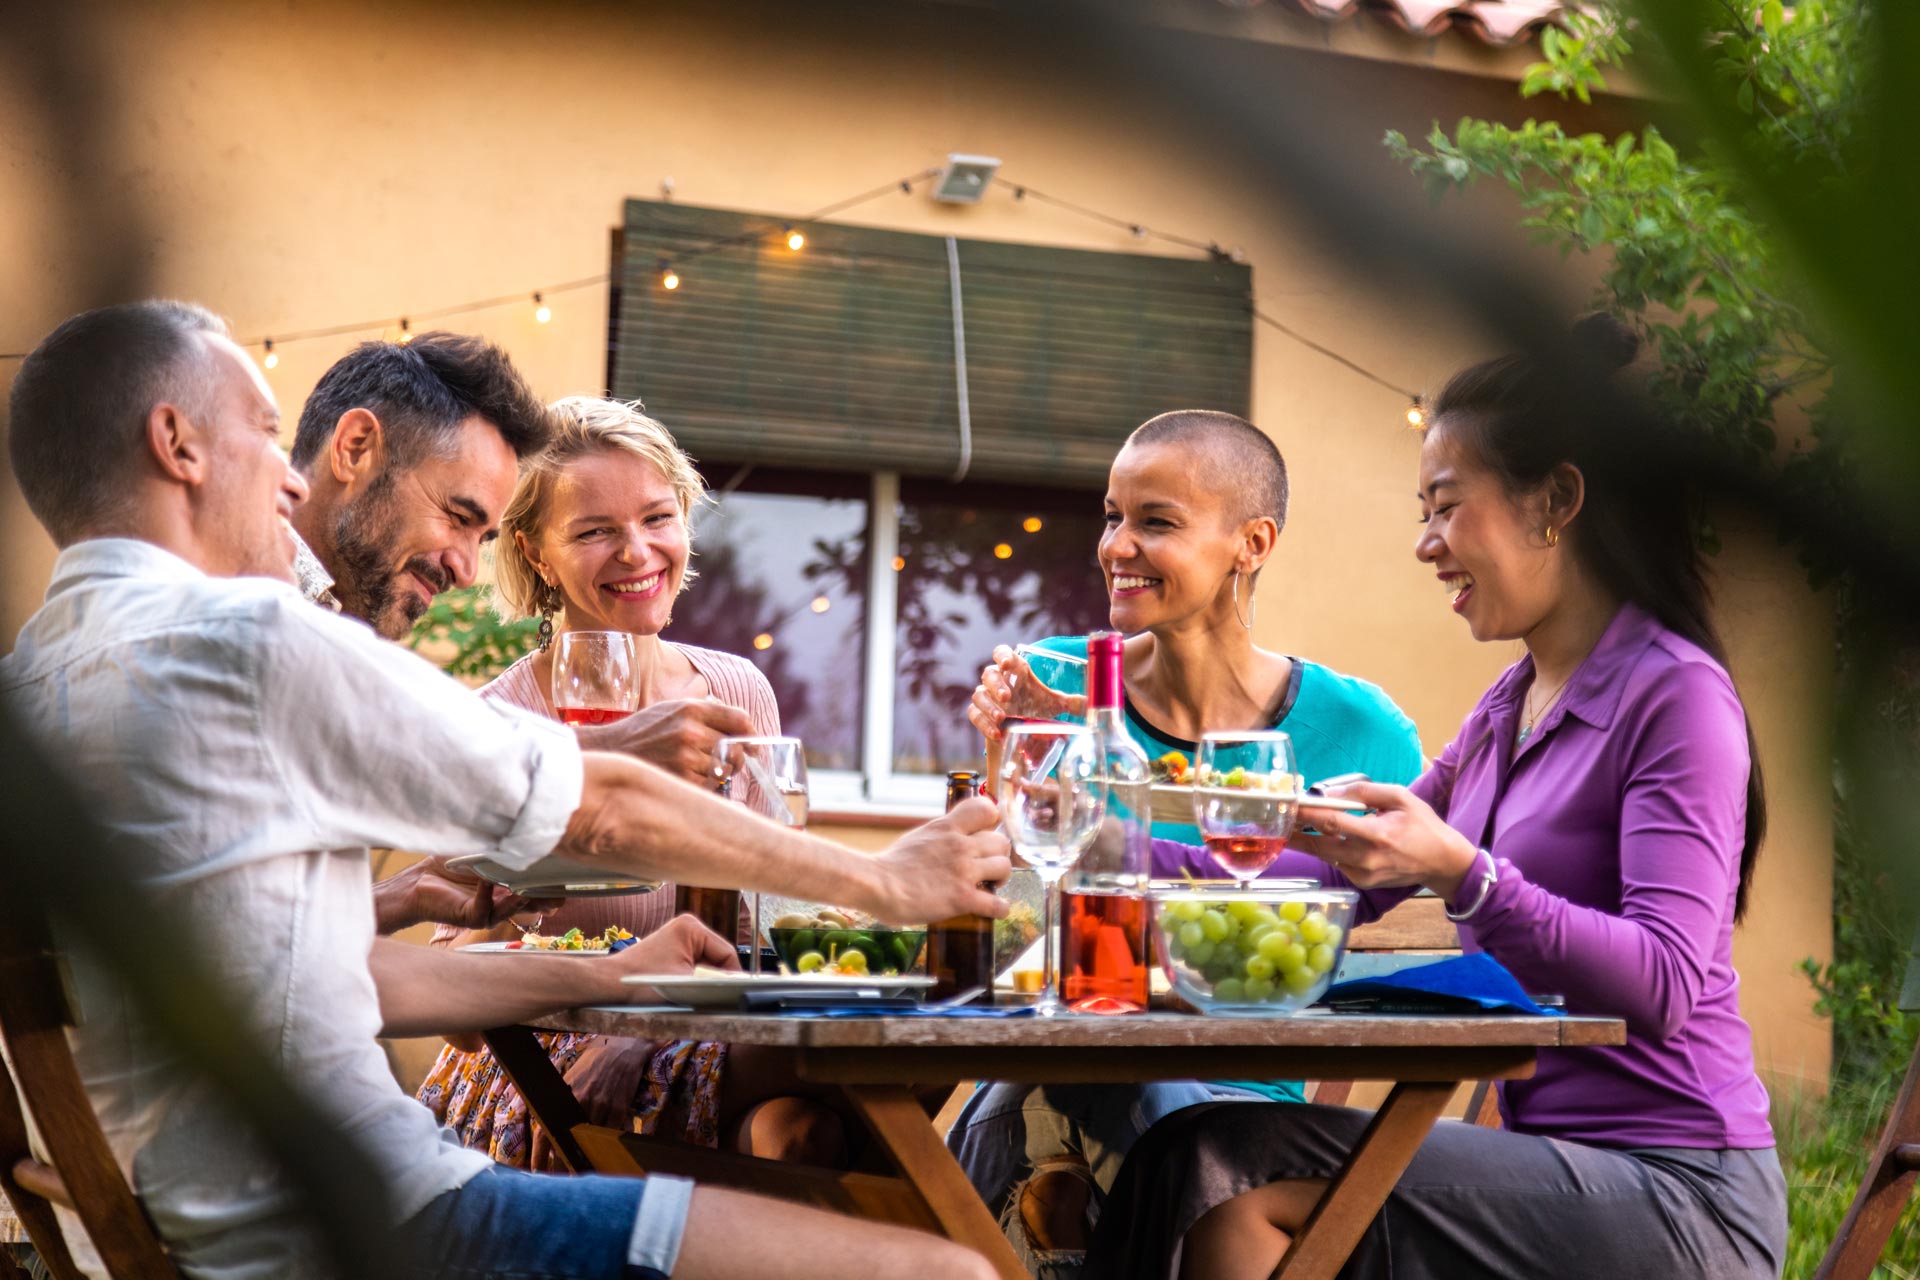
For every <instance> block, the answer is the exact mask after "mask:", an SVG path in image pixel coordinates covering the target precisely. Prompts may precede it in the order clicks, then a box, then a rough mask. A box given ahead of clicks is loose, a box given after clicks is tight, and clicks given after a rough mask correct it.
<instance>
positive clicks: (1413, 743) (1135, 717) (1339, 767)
mask: <svg viewBox="0 0 1920 1280" xmlns="http://www.w3.org/2000/svg"><path fill="white" fill-rule="evenodd" d="M1034 647H1035V648H1038V649H1050V650H1053V651H1054V652H1056V653H1064V654H1067V655H1070V656H1072V657H1075V658H1079V659H1082V660H1083V661H1084V660H1085V658H1086V656H1087V638H1086V637H1085V636H1054V637H1051V638H1050V639H1046V640H1042V641H1039V642H1038V643H1037V644H1036V645H1035V646H1034ZM1292 662H1293V674H1292V675H1291V676H1290V677H1289V680H1288V688H1287V693H1286V696H1285V697H1284V698H1283V699H1281V704H1280V715H1279V716H1278V718H1276V719H1275V720H1274V722H1273V724H1272V726H1271V727H1272V728H1275V729H1279V730H1282V731H1284V732H1285V733H1286V734H1287V736H1288V737H1289V738H1291V739H1292V740H1293V754H1294V764H1295V765H1296V767H1298V769H1299V770H1300V772H1301V774H1302V775H1304V776H1305V777H1306V779H1307V781H1308V782H1316V781H1318V780H1320V779H1321V778H1331V777H1334V776H1335V775H1337V774H1342V773H1364V774H1366V775H1367V776H1368V777H1369V778H1372V779H1373V780H1374V781H1375V782H1391V783H1396V784H1398V785H1401V786H1405V785H1407V784H1408V783H1411V782H1412V781H1413V780H1414V779H1415V778H1417V777H1419V776H1420V774H1421V773H1422V771H1423V770H1424V769H1425V767H1426V762H1425V759H1424V757H1423V756H1422V755H1421V752H1420V735H1419V733H1418V732H1417V731H1416V730H1415V729H1414V726H1413V721H1411V720H1409V719H1408V718H1407V716H1406V713H1405V712H1403V711H1401V710H1400V708H1399V707H1397V706H1395V705H1394V703H1393V699H1392V698H1389V697H1388V696H1387V695H1386V693H1385V692H1384V691H1383V690H1382V689H1381V688H1380V686H1379V685H1376V684H1371V683H1369V682H1368V681H1365V680H1359V679H1356V678H1354V677H1353V676H1345V675H1341V674H1340V673H1339V672H1338V671H1335V670H1334V669H1333V668H1331V667H1323V666H1321V665H1320V664H1319V663H1317V662H1308V661H1307V660H1306V659H1305V658H1294V659H1292ZM1035 674H1036V675H1038V676H1040V677H1041V679H1042V680H1045V681H1046V683H1047V684H1049V685H1051V686H1052V687H1053V688H1056V689H1058V690H1059V691H1060V692H1062V693H1071V694H1084V693H1085V692H1086V668H1085V667H1084V666H1077V667H1065V668H1062V669H1061V670H1060V671H1058V672H1039V671H1036V672H1035ZM1049 677H1052V678H1049ZM1236 727H1242V726H1236ZM1127 732H1129V733H1131V734H1132V735H1133V737H1134V740H1135V741H1136V742H1138V743H1139V744H1140V748H1141V750H1143V751H1145V752H1146V753H1147V759H1149V760H1155V759H1158V758H1159V757H1161V756H1163V755H1165V754H1167V752H1169V751H1178V752H1180V753H1181V754H1183V755H1185V756H1186V757H1187V759H1188V760H1192V759H1193V758H1194V756H1195V754H1196V753H1197V752H1198V751H1199V749H1200V744H1199V743H1197V742H1188V741H1186V740H1185V739H1183V738H1176V737H1174V736H1172V735H1171V734H1169V733H1167V732H1166V731H1165V730H1163V729H1159V728H1157V727H1155V726H1154V725H1152V724H1149V723H1148V722H1147V721H1145V720H1143V719H1141V718H1140V713H1139V711H1138V710H1136V709H1135V707H1134V705H1133V700H1132V698H1131V697H1129V698H1128V699H1127ZM1153 834H1154V835H1155V836H1158V837H1160V838H1162V839H1166V840H1178V841H1180V842H1182V843H1184V844H1199V843H1201V840H1200V830H1199V828H1198V827H1195V826H1194V825H1193V824H1192V823H1187V822H1155V823H1154V824H1153ZM1223 1083H1228V1084H1231V1085H1233V1086H1234V1087H1235V1088H1239V1089H1251V1090H1253V1091H1254V1092H1256V1093H1261V1094H1264V1095H1266V1096H1267V1097H1269V1098H1272V1099H1274V1100H1276V1101H1279V1102H1303V1101H1305V1100H1306V1094H1305V1091H1304V1090H1303V1089H1302V1088H1301V1087H1300V1085H1298V1084H1296V1083H1294V1082H1292V1081H1282V1082H1276V1083H1259V1082H1254V1081H1245V1080H1233V1081H1224V1082H1223Z"/></svg>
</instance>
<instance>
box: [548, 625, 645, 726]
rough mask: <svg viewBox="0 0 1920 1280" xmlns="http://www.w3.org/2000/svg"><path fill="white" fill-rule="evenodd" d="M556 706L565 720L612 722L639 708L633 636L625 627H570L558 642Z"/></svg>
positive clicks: (569, 721)
mask: <svg viewBox="0 0 1920 1280" xmlns="http://www.w3.org/2000/svg"><path fill="white" fill-rule="evenodd" d="M554 643H555V648H554V655H553V709H554V711H555V712H557V713H558V714H559V716H560V719H561V720H563V721H565V722H566V723H567V724H612V723H613V722H614V721H615V720H621V719H624V718H626V717H627V716H630V715H632V714H633V713H634V712H636V711H638V710H639V709H640V685H639V683H638V682H637V681H636V680H635V679H634V672H633V658H634V651H633V637H632V636H630V635H628V634H627V633H626V632H624V631H567V632H563V633H562V634H561V635H560V637H559V639H558V640H556V641H555V642H554Z"/></svg>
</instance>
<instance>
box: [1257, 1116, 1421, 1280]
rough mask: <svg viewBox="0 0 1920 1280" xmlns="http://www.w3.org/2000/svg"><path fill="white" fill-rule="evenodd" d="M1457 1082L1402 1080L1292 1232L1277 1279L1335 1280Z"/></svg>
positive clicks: (1276, 1275) (1276, 1273) (1275, 1274)
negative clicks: (1299, 1224)
mask: <svg viewBox="0 0 1920 1280" xmlns="http://www.w3.org/2000/svg"><path fill="white" fill-rule="evenodd" d="M1457 1087H1458V1082H1457V1081H1447V1082H1443V1083H1432V1082H1426V1081H1421V1082H1417V1083H1416V1082H1413V1081H1404V1080H1403V1081H1401V1082H1400V1083H1399V1084H1396V1085H1394V1086H1393V1091H1392V1092H1391V1093H1389V1094H1388V1095H1387V1100H1386V1101H1385V1102H1383V1103H1381V1104H1380V1109H1379V1110H1378V1111H1376V1112H1374V1113H1373V1122H1372V1123H1371V1124H1369V1125H1368V1126H1367V1131H1366V1132H1365V1133H1363V1134H1361V1135H1360V1141H1359V1143H1358V1144H1357V1145H1356V1146H1355V1147H1354V1149H1353V1152H1352V1154H1351V1155H1349V1156H1348V1157H1347V1163H1346V1165H1345V1166H1344V1167H1343V1168H1342V1169H1341V1170H1340V1172H1339V1174H1337V1175H1336V1176H1335V1177H1334V1179H1333V1182H1332V1183H1331V1184H1329V1185H1328V1187H1327V1190H1326V1194H1325V1195H1323V1196H1321V1197H1320V1203H1319V1204H1317V1205H1315V1206H1314V1207H1313V1212H1312V1213H1311V1214H1309V1215H1308V1217H1307V1221H1306V1223H1305V1224H1304V1225H1303V1226H1302V1227H1301V1228H1300V1230H1299V1232H1298V1233H1296V1234H1295V1235H1294V1237H1293V1245H1292V1246H1291V1247H1290V1248H1289V1249H1288V1250H1287V1254H1286V1256H1285V1257H1284V1258H1282V1259H1280V1269H1279V1270H1278V1271H1276V1272H1274V1280H1333V1277H1334V1276H1336V1275H1338V1274H1339V1272H1340V1268H1341V1267H1343V1266H1345V1265H1346V1263H1347V1259H1348V1258H1349V1257H1350V1256H1352V1254H1353V1250H1354V1246H1356V1245H1358V1244H1359V1243H1360V1237H1361V1236H1363V1235H1365V1234H1366V1230H1367V1227H1368V1225H1369V1224H1371V1223H1372V1222H1373V1219H1374V1215H1375V1214H1377V1213H1379V1212H1380V1206H1381V1205H1383V1204H1385V1203H1386V1202H1387V1196H1388V1195H1389V1194H1390V1193H1391V1192H1392V1191H1393V1187H1394V1184H1395V1183H1396V1182H1398V1181H1399V1180H1400V1175H1401V1174H1402V1173H1404V1172H1405V1171H1406V1168H1407V1164H1408V1163H1409V1162H1410V1161H1411V1160H1412V1159H1413V1153H1414V1152H1416V1151H1418V1150H1419V1149H1420V1144H1421V1143H1422V1142H1424V1141H1425V1140H1426V1137H1427V1134H1428V1133H1430V1132H1431V1131H1432V1129H1433V1123H1434V1121H1436V1120H1438V1119H1439V1118H1440V1114H1441V1112H1443V1111H1445V1110H1446V1108H1447V1103H1448V1102H1449V1101H1451V1100H1452V1098H1453V1091H1454V1089H1455V1088H1457Z"/></svg>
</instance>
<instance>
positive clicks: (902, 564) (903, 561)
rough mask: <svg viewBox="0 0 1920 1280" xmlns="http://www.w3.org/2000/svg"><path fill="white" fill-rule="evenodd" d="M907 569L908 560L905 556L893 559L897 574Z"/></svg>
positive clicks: (894, 569)
mask: <svg viewBox="0 0 1920 1280" xmlns="http://www.w3.org/2000/svg"><path fill="white" fill-rule="evenodd" d="M906 567H907V558H906V557H905V556H895V557H894V558H893V571H894V572H895V573H898V572H900V571H901V570H902V569H904V568H906Z"/></svg>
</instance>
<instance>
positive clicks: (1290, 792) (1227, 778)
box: [1152, 751, 1367, 825]
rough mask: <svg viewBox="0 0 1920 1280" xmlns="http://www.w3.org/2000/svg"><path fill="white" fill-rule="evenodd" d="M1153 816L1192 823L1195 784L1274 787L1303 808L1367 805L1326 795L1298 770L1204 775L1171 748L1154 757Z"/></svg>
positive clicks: (1355, 809)
mask: <svg viewBox="0 0 1920 1280" xmlns="http://www.w3.org/2000/svg"><path fill="white" fill-rule="evenodd" d="M1152 767H1153V784H1152V795H1153V820H1154V821H1155V822H1178V823H1183V824H1187V825H1191V824H1192V823H1193V821H1194V814H1193V793H1194V790H1195V788H1196V787H1204V788H1206V789H1214V788H1219V789H1221V790H1227V791H1248V790H1271V791H1276V792H1278V793H1280V794H1283V795H1286V796H1288V797H1289V798H1291V799H1292V800H1293V802H1294V804H1295V806H1296V807H1298V808H1300V809H1302V810H1311V809H1320V810H1329V809H1332V810H1339V811H1341V812H1345V813H1365V812H1367V806H1366V805H1364V804H1362V803H1361V802H1360V801H1358V800H1353V799H1350V798H1348V797H1346V796H1323V795H1319V794H1317V793H1316V792H1315V791H1314V790H1313V789H1312V788H1311V787H1309V786H1307V782H1306V779H1305V778H1302V777H1301V776H1300V775H1299V774H1291V775H1286V776H1276V775H1268V774H1253V773H1249V772H1248V771H1246V770H1243V769H1233V770H1230V771H1228V772H1226V773H1217V774H1216V775H1215V776H1213V777H1209V778H1205V779H1202V778H1201V777H1200V776H1199V770H1198V769H1196V768H1195V767H1194V766H1193V763H1192V762H1191V761H1190V760H1188V759H1187V756H1186V754H1185V753H1184V752H1180V751H1169V752H1167V753H1166V754H1165V755H1163V756H1161V757H1160V758H1159V759H1157V760H1155V761H1153V765H1152Z"/></svg>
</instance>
